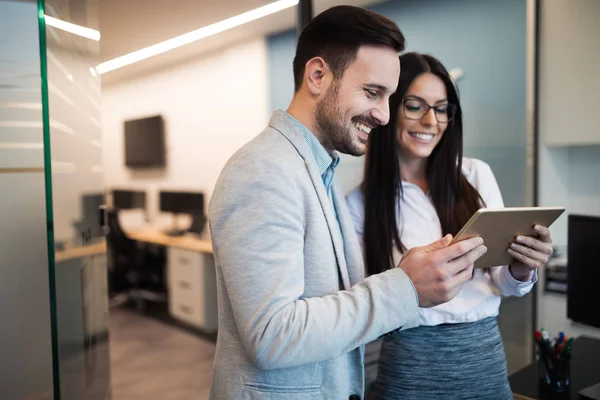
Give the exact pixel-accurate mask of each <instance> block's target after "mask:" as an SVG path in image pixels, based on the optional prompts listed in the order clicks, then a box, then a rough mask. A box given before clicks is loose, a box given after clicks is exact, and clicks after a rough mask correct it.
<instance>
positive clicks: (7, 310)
mask: <svg viewBox="0 0 600 400" xmlns="http://www.w3.org/2000/svg"><path fill="white" fill-rule="evenodd" d="M40 80H41V79H40V47H39V35H38V8H37V2H36V1H33V0H32V1H6V0H0V188H2V196H1V197H0V221H2V225H1V228H0V321H1V322H0V324H1V327H0V343H1V346H0V354H1V356H0V398H2V399H10V400H12V399H35V400H39V399H51V398H53V385H52V341H51V337H52V336H51V330H50V306H49V282H48V247H47V240H46V216H45V202H44V153H43V144H42V143H43V122H42V104H41V97H42V93H41V87H40Z"/></svg>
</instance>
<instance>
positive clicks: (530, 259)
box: [507, 225, 552, 282]
mask: <svg viewBox="0 0 600 400" xmlns="http://www.w3.org/2000/svg"><path fill="white" fill-rule="evenodd" d="M533 229H534V230H535V231H536V232H537V233H538V237H537V238H535V237H531V236H524V235H519V236H517V237H516V238H515V241H514V242H512V243H511V244H510V246H509V248H508V250H507V251H508V254H510V255H511V256H512V257H513V258H514V262H512V263H511V264H510V265H509V266H508V268H509V271H510V273H511V275H512V276H513V277H514V278H515V279H517V280H519V281H523V282H526V281H528V280H530V279H531V276H532V274H533V271H535V270H536V269H538V268H539V267H541V266H542V265H544V264H545V263H546V262H548V259H549V258H550V256H551V255H552V236H551V235H550V230H549V229H548V228H546V227H545V226H541V225H536V226H534V227H533Z"/></svg>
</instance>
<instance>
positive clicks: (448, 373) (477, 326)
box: [368, 317, 513, 400]
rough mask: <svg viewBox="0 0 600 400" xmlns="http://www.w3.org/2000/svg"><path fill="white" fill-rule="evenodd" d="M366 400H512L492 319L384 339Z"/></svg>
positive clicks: (414, 330) (494, 322) (408, 331)
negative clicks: (375, 375) (373, 380)
mask: <svg viewBox="0 0 600 400" xmlns="http://www.w3.org/2000/svg"><path fill="white" fill-rule="evenodd" d="M368 398H369V399H377V400H383V399H386V400H393V399H410V400H413V399H416V400H418V399H424V400H433V399H444V400H450V399H461V400H462V399H486V400H488V399H489V400H509V399H512V398H513V397H512V394H511V390H510V386H509V384H508V377H507V374H506V358H505V355H504V345H503V344H502V338H501V336H500V331H499V330H498V324H497V322H496V318H493V317H490V318H485V319H483V320H480V321H477V322H471V323H464V324H444V325H438V326H421V327H418V328H414V329H408V330H406V331H402V332H398V333H396V334H394V335H391V336H388V337H386V338H385V339H384V341H383V345H382V347H381V355H380V357H379V366H378V370H377V379H376V380H375V383H374V386H373V391H372V393H371V394H370V396H369V397H368Z"/></svg>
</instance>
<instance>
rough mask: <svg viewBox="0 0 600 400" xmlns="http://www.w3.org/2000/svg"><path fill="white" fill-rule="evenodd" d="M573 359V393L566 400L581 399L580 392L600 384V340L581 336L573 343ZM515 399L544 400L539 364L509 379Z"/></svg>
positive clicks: (516, 373)
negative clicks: (540, 384)
mask: <svg viewBox="0 0 600 400" xmlns="http://www.w3.org/2000/svg"><path fill="white" fill-rule="evenodd" d="M572 357H573V358H572V359H571V393H570V395H568V396H565V397H564V398H565V399H572V400H574V399H581V397H580V396H579V391H580V390H581V389H584V388H586V387H588V386H592V385H595V384H596V383H600V339H594V338H591V337H587V336H580V337H578V338H576V339H575V341H574V342H573V356H572ZM508 380H509V382H510V386H511V388H512V391H513V394H514V395H515V399H539V400H544V399H546V397H544V396H542V395H541V394H540V391H539V386H538V384H539V375H538V364H537V361H535V362H534V363H533V364H531V365H529V366H527V367H525V368H523V369H522V370H520V371H518V372H515V373H514V374H512V375H511V376H510V377H509V378H508Z"/></svg>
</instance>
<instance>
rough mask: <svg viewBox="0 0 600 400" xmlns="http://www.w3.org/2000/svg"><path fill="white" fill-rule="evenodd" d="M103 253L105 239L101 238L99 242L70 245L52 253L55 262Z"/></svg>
mask: <svg viewBox="0 0 600 400" xmlns="http://www.w3.org/2000/svg"><path fill="white" fill-rule="evenodd" d="M104 253H106V241H104V240H103V241H102V242H100V243H94V244H91V245H89V246H78V247H71V248H68V249H66V250H62V251H57V252H56V253H55V254H54V260H55V262H61V261H66V260H71V259H73V258H81V257H88V256H95V255H98V254H104Z"/></svg>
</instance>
